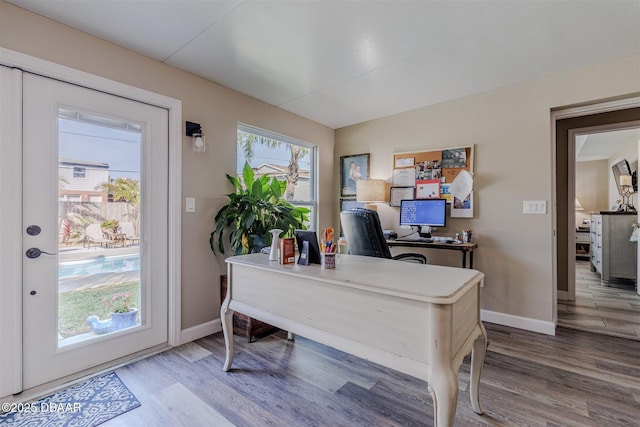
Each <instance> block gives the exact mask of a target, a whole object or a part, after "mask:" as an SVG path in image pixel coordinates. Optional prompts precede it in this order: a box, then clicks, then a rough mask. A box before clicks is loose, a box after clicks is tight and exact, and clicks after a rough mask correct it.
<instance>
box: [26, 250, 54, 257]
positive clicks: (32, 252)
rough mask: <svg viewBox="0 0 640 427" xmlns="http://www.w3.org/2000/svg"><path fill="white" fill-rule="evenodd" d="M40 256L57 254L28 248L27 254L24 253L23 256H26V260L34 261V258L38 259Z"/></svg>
mask: <svg viewBox="0 0 640 427" xmlns="http://www.w3.org/2000/svg"><path fill="white" fill-rule="evenodd" d="M42 254H47V255H58V254H52V253H50V252H45V251H41V250H40V249H38V248H29V249H27V252H25V255H26V256H27V258H29V259H34V258H38V257H39V256H40V255H42Z"/></svg>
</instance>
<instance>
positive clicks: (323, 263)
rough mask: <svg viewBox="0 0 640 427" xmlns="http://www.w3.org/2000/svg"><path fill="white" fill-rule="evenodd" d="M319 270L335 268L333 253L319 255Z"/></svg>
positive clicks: (334, 255)
mask: <svg viewBox="0 0 640 427" xmlns="http://www.w3.org/2000/svg"><path fill="white" fill-rule="evenodd" d="M320 268H325V269H331V268H336V254H335V253H334V252H331V253H321V254H320Z"/></svg>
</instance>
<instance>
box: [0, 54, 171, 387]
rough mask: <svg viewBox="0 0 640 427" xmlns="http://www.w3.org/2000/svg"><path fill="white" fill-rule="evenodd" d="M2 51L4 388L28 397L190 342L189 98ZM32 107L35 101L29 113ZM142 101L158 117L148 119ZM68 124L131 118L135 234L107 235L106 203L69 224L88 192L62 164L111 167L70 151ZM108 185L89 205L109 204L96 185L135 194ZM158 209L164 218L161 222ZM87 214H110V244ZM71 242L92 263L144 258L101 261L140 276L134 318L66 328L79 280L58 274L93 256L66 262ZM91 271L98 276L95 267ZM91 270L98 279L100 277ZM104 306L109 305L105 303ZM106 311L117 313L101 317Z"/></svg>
mask: <svg viewBox="0 0 640 427" xmlns="http://www.w3.org/2000/svg"><path fill="white" fill-rule="evenodd" d="M0 53H1V54H2V55H0V58H2V60H1V63H0V88H1V89H2V92H3V97H2V100H1V102H0V111H2V114H0V123H1V124H2V126H0V146H1V147H0V148H1V149H0V153H1V154H2V155H1V156H0V166H1V167H0V171H1V173H0V176H1V177H2V180H1V183H0V184H2V185H0V197H1V198H2V200H3V203H2V209H1V210H0V218H1V219H2V221H0V238H1V240H2V242H3V245H2V250H1V251H0V253H1V254H2V257H0V269H1V270H2V271H3V274H2V276H0V290H2V295H3V298H2V299H0V313H1V315H0V320H1V322H0V340H1V341H2V342H3V343H4V344H5V345H3V346H0V362H2V363H1V364H0V365H1V366H2V369H0V397H9V398H10V395H11V394H15V393H19V392H22V391H24V392H25V393H23V394H22V396H28V395H29V394H30V393H38V391H37V390H40V392H42V390H48V389H49V388H50V387H55V386H56V385H57V384H61V383H62V382H65V381H70V380H73V379H75V378H79V377H82V376H84V375H87V374H90V373H92V372H97V371H99V370H101V369H106V368H107V367H108V366H110V365H113V363H116V362H118V363H121V362H123V361H126V360H127V358H130V357H131V355H132V354H135V355H141V354H145V353H146V352H148V351H150V350H153V349H160V348H166V347H167V346H169V345H178V344H179V343H180V302H179V301H180V300H179V294H180V287H179V278H180V268H179V266H180V241H181V238H180V187H181V151H182V150H181V144H180V142H181V141H182V138H181V135H182V125H181V122H182V118H181V103H180V101H178V100H175V99H172V98H169V97H165V96H162V95H158V94H155V93H151V92H148V91H145V90H141V89H138V88H135V87H132V86H128V85H124V84H121V83H117V82H113V81H110V80H106V79H104V78H101V77H97V76H93V75H90V74H87V73H84V72H81V71H77V70H72V69H69V68H66V67H61V66H58V65H56V64H53V63H50V62H47V61H42V60H39V59H37V58H33V57H29V56H27V55H22V54H19V53H16V52H12V51H10V50H7V49H3V48H0ZM27 76H28V77H27ZM46 76H55V78H47V77H46ZM73 82H77V84H74V83H73ZM61 88H63V89H61ZM29 92H30V93H29ZM39 97H41V98H39ZM23 99H24V104H25V105H24V108H25V110H24V111H23ZM27 104H28V105H27ZM124 104H129V105H128V106H125V105H124ZM131 105H133V107H132V108H130V107H131ZM30 107H34V108H35V110H34V111H29V110H28V109H29V108H30ZM138 108H140V109H141V110H143V111H146V112H147V113H150V115H147V116H145V114H146V113H140V112H139V111H138ZM23 116H24V121H23ZM34 117H35V121H34ZM64 121H67V122H71V121H74V122H75V125H76V126H80V125H81V126H86V125H88V124H91V125H97V126H96V127H97V128H102V130H104V129H106V128H111V129H113V128H114V127H118V126H121V125H122V124H125V127H128V128H129V131H130V133H133V134H135V133H137V134H138V136H137V138H138V139H137V141H135V140H134V141H130V142H131V144H132V146H134V147H136V146H137V148H136V150H138V151H139V156H138V157H137V160H136V161H137V162H138V164H139V168H138V169H139V170H138V171H136V172H137V173H139V174H140V177H139V180H138V181H139V186H140V188H139V197H140V200H139V203H136V201H135V200H132V199H128V200H129V202H128V203H125V204H128V206H124V204H123V205H122V209H120V211H118V212H117V214H118V215H120V217H121V220H122V221H121V223H120V226H123V225H125V224H123V223H126V222H132V225H133V231H132V232H131V234H129V233H128V232H126V231H125V229H126V228H127V227H119V228H118V230H117V233H115V234H116V235H114V236H111V237H109V236H105V235H104V232H105V230H104V229H103V227H102V225H103V224H102V222H104V221H98V218H97V217H98V216H99V215H98V214H99V212H94V214H95V215H94V216H96V218H92V219H90V220H88V219H89V217H91V215H89V214H86V212H85V214H82V216H83V217H84V219H81V218H79V217H78V216H75V215H74V216H73V218H74V221H73V224H70V225H71V227H70V228H67V225H69V224H68V223H67V222H66V221H65V220H66V219H69V217H70V215H69V214H70V213H72V211H71V210H67V208H68V205H69V204H70V203H67V204H64V203H62V201H64V200H66V201H70V202H72V204H77V205H83V204H82V203H75V202H77V201H78V197H77V195H74V194H72V193H74V192H75V191H76V190H77V188H73V186H72V185H68V184H67V182H68V183H69V184H71V182H70V178H69V176H64V175H63V173H62V172H61V171H62V170H63V169H65V168H68V172H69V173H70V174H71V175H70V177H71V178H76V179H78V180H81V179H85V180H87V181H88V180H89V178H90V174H91V173H93V172H92V171H90V169H101V167H103V166H104V165H101V163H105V162H102V161H100V159H98V160H97V161H96V160H95V159H89V158H84V156H83V155H80V156H79V157H80V158H79V159H78V158H76V159H75V160H84V163H85V164H84V165H82V164H78V162H76V163H75V164H74V162H68V161H67V160H68V159H63V158H61V157H66V156H68V154H67V155H65V154H63V151H64V148H63V147H62V144H61V143H60V139H61V137H60V132H61V131H69V129H68V128H67V129H66V130H65V129H63V127H64V126H63V125H68V123H66V124H64V123H63V122H64ZM85 130H86V129H85ZM69 133H72V132H69ZM76 133H78V134H82V138H83V139H85V142H86V139H88V136H89V135H90V134H91V133H90V132H76ZM96 136H97V135H91V137H96ZM103 136H104V135H103ZM85 148H86V147H85ZM86 151H91V149H89V150H85V152H86ZM114 151H119V150H118V149H114ZM74 153H75V154H79V153H81V150H77V151H75V152H74ZM75 154H74V155H75ZM123 154H125V157H132V158H135V156H128V155H127V154H126V153H123ZM79 163H82V162H79ZM96 166H98V167H97V168H95V167H96ZM123 169H128V167H125V168H123ZM133 169H136V168H133ZM158 173H159V174H158ZM113 178H114V179H113V180H112V179H110V178H109V177H107V180H106V183H107V184H110V183H112V181H115V180H117V177H115V176H114V177H113ZM129 178H131V177H129ZM103 183H105V181H101V182H99V183H95V184H96V185H95V186H93V184H92V186H93V187H94V188H92V189H89V188H85V190H88V191H87V192H86V193H85V194H83V195H82V196H80V198H81V200H85V201H87V204H84V206H83V208H86V209H90V208H89V207H88V206H89V205H91V204H94V207H96V206H97V205H98V203H99V201H98V200H97V199H98V197H97V195H96V194H95V193H94V194H91V193H92V192H98V193H103V194H102V195H101V196H100V198H102V197H103V196H106V197H107V202H111V203H114V204H115V203H123V202H124V200H125V199H127V198H125V197H123V196H117V195H116V194H115V193H114V192H113V191H112V189H111V188H104V189H98V188H96V187H102V186H101V185H98V184H103ZM63 188H64V191H62V189H63ZM114 198H115V201H114ZM136 205H137V206H136ZM83 208H81V210H83ZM108 212H111V211H110V210H109V211H108ZM112 214H113V215H115V213H112ZM107 215H111V214H107ZM156 216H158V218H159V219H160V221H155V219H156ZM152 217H153V218H152ZM76 219H78V221H75V220H76ZM101 219H109V218H101ZM84 220H88V221H87V223H89V222H91V223H98V222H100V224H99V225H100V227H99V228H100V230H101V232H102V233H103V234H102V238H104V239H105V240H106V242H98V243H97V244H96V243H95V242H91V243H89V241H88V239H87V238H86V227H85V225H88V224H85V223H84ZM128 220H130V221H128ZM31 225H34V226H36V227H30V226H31ZM112 230H113V229H112ZM127 234H128V235H129V237H127ZM157 245H159V246H157ZM156 249H158V250H156ZM71 250H77V251H78V252H83V251H84V253H91V254H92V255H95V256H94V257H92V258H93V259H92V260H91V261H95V260H104V259H106V258H109V257H106V254H105V253H109V251H116V252H118V251H123V250H124V251H125V252H129V251H131V252H133V255H134V256H137V258H138V260H137V261H133V260H130V259H127V260H117V262H116V260H115V258H118V256H117V254H115V252H110V253H109V255H113V256H112V257H110V258H111V259H110V260H109V262H108V263H105V262H101V263H100V264H102V265H101V266H100V267H101V270H102V267H104V265H109V266H111V267H114V266H115V267H116V268H119V269H120V270H119V271H118V274H119V273H123V272H125V271H126V273H127V274H129V275H130V276H129V279H130V278H131V276H133V277H134V279H133V280H129V282H135V285H134V287H133V288H132V289H131V290H130V292H129V294H130V296H131V298H132V299H133V297H134V295H135V297H136V301H135V305H136V308H138V312H137V313H136V318H135V320H134V323H133V325H131V326H129V327H124V328H121V329H117V330H116V329H113V328H111V329H109V330H101V331H99V332H101V333H98V332H97V331H96V330H94V329H93V328H91V327H90V326H89V325H86V326H84V329H78V330H76V331H75V332H73V333H68V331H65V332H64V333H60V329H61V320H62V319H63V317H64V315H65V314H64V313H62V311H63V310H62V305H61V304H59V303H60V302H62V299H63V298H62V297H61V293H62V291H65V290H68V289H67V288H64V289H63V287H61V286H60V280H58V279H60V278H61V277H64V278H69V277H70V275H72V273H71V270H69V268H72V269H73V272H74V273H78V272H79V271H78V270H77V269H76V268H77V267H82V268H84V267H86V265H84V266H81V264H84V263H85V262H86V261H88V260H87V259H86V258H81V259H77V260H69V259H65V260H62V258H63V257H62V255H63V254H66V253H69V252H71ZM154 254H155V255H154ZM101 255H105V256H104V258H103V257H102V256H101ZM68 261H71V262H68ZM131 261H133V262H131ZM65 262H66V263H67V264H66V265H65V264H64V263H65ZM125 264H126V266H125ZM93 267H95V265H94V266H93ZM82 273H88V269H86V268H85V269H84V270H83V271H82ZM93 273H95V270H94V271H93ZM101 273H106V274H112V273H115V272H114V271H109V272H107V271H104V270H102V271H101ZM81 275H82V274H81ZM84 276H86V277H87V279H88V280H90V281H91V280H92V279H89V276H91V275H90V274H84ZM76 284H77V283H76ZM124 294H126V292H125V293H124ZM100 303H101V304H105V302H103V301H102V300H101V301H100ZM84 314H86V313H84ZM84 314H81V315H80V316H82V317H83V316H84ZM96 314H99V313H96ZM76 320H78V319H76ZM80 320H81V321H82V320H84V322H85V323H86V321H87V319H86V318H85V319H80ZM99 320H103V321H104V320H107V319H105V316H104V315H103V314H99ZM80 323H81V322H80ZM87 328H88V329H87ZM23 331H24V333H23ZM132 352H134V353H132ZM38 384H42V386H37V385H38ZM34 386H36V388H33V387H34Z"/></svg>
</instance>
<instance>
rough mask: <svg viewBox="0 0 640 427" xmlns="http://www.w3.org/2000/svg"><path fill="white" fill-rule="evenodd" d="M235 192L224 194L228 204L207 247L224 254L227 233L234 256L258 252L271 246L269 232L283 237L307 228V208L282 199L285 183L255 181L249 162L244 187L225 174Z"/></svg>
mask: <svg viewBox="0 0 640 427" xmlns="http://www.w3.org/2000/svg"><path fill="white" fill-rule="evenodd" d="M227 179H228V180H229V182H231V184H233V186H234V187H235V189H236V191H235V192H233V193H230V194H228V195H227V197H229V203H228V204H227V205H225V206H223V207H222V208H221V209H220V210H219V211H218V213H217V214H216V217H215V229H214V230H213V232H211V238H210V239H209V244H210V245H211V250H212V251H213V252H214V253H215V252H216V247H217V249H218V250H219V251H220V253H224V240H223V237H224V234H225V231H228V233H229V243H230V246H231V250H232V251H233V253H234V254H248V253H251V252H258V251H260V249H261V248H263V247H265V246H268V245H270V244H271V238H272V237H271V234H270V233H269V230H272V229H274V228H279V229H281V230H284V234H285V235H292V234H293V230H295V229H303V230H304V229H306V228H307V227H306V225H305V224H306V223H307V222H308V221H309V212H310V211H309V209H307V208H304V207H296V206H293V205H292V204H291V203H289V202H287V201H286V200H284V199H282V195H283V194H284V192H285V187H286V182H284V181H278V180H277V179H276V178H275V177H273V178H271V180H269V177H268V176H266V175H263V176H261V177H259V178H257V179H256V178H255V176H254V173H253V169H251V166H250V165H249V163H245V165H244V168H243V169H242V179H243V181H244V185H243V183H242V182H240V180H239V179H238V178H237V177H234V176H231V175H229V174H227Z"/></svg>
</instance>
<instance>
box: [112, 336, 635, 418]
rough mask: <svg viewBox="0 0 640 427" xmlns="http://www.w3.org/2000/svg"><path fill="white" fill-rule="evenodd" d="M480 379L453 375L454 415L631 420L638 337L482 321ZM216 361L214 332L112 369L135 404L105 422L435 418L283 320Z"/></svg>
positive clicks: (414, 398) (384, 379) (391, 379)
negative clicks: (294, 333) (292, 337)
mask: <svg viewBox="0 0 640 427" xmlns="http://www.w3.org/2000/svg"><path fill="white" fill-rule="evenodd" d="M486 327H487V331H488V336H489V347H488V352H487V356H486V359H485V364H484V370H483V374H482V380H481V386H480V398H481V403H482V405H483V407H484V410H485V414H484V415H482V416H481V415H477V414H475V413H474V412H473V410H472V409H471V404H470V401H469V391H468V385H469V360H466V361H465V363H464V364H463V366H462V367H461V370H460V374H459V376H458V382H459V384H460V393H459V397H458V410H457V415H456V421H455V425H456V426H607V427H613V426H631V425H634V426H637V425H638V422H640V362H639V361H640V343H638V342H637V341H632V340H627V339H621V338H616V337H610V336H604V335H596V334H592V333H587V332H583V331H578V330H571V329H564V328H559V329H558V331H557V335H556V336H548V335H543V334H537V333H533V332H528V331H522V330H518V329H513V328H509V327H504V326H498V325H493V324H486ZM235 344H236V355H235V359H234V364H233V367H234V369H233V370H232V371H231V372H223V371H222V364H223V361H224V355H225V352H224V341H223V337H222V334H221V333H218V334H215V335H211V336H209V337H205V338H203V339H200V340H197V341H195V342H193V343H188V344H186V345H183V346H181V347H178V348H175V349H171V350H169V351H166V352H163V353H160V354H157V355H154V356H151V357H148V358H146V359H144V360H140V361H138V362H135V363H132V364H130V365H127V366H125V367H122V368H119V369H117V370H116V372H117V374H118V375H119V376H120V378H121V379H122V380H123V381H124V383H125V384H126V385H127V386H128V387H129V389H130V390H131V391H132V392H133V393H134V394H135V395H136V397H137V398H138V399H139V400H140V401H141V403H142V406H141V407H139V408H137V409H134V410H132V411H130V412H128V413H125V414H123V415H121V416H119V417H117V418H115V419H113V420H111V421H109V422H107V423H106V424H104V425H105V426H107V427H114V426H127V427H130V426H159V425H162V426H250V427H256V426H332V427H333V426H349V427H353V426H432V425H433V405H432V401H431V397H430V395H429V393H428V391H427V384H426V383H425V382H423V381H420V380H417V379H415V378H412V377H409V376H407V375H404V374H400V373H398V372H395V371H393V370H390V369H386V368H383V367H381V366H379V365H376V364H374V363H371V362H368V361H365V360H363V359H360V358H357V357H354V356H350V355H348V354H345V353H343V352H340V351H337V350H334V349H332V348H329V347H326V346H323V345H321V344H318V343H315V342H313V341H310V340H307V339H304V338H301V337H297V338H296V341H295V342H290V341H287V339H286V334H285V333H284V332H282V331H280V332H278V333H276V334H273V335H270V336H267V337H264V338H261V339H258V340H257V341H255V342H253V343H247V342H246V340H245V339H243V338H240V337H236V339H235Z"/></svg>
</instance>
